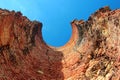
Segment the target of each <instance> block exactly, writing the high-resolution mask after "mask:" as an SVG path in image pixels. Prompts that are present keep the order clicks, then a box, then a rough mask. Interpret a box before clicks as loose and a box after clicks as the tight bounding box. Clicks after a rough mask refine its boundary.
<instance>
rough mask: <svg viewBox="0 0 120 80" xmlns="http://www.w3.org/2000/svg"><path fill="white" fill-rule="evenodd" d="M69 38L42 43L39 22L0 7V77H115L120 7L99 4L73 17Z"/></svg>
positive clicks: (119, 74)
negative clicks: (81, 17) (88, 13)
mask: <svg viewBox="0 0 120 80" xmlns="http://www.w3.org/2000/svg"><path fill="white" fill-rule="evenodd" d="M71 25H72V36H71V39H70V41H69V42H68V43H67V44H65V45H64V46H62V47H59V48H55V47H51V46H48V45H46V43H45V42H44V41H43V39H42V33H41V28H42V23H41V22H38V21H30V20H29V19H27V18H26V17H25V16H22V14H21V13H20V12H15V11H8V10H3V9H0V79H2V80H4V79H5V80H12V79H13V80H119V79H120V37H119V36H120V9H117V10H113V11H112V10H110V8H109V7H107V6H106V7H104V8H101V9H99V10H98V11H96V12H95V13H94V14H92V15H91V16H90V17H89V19H88V20H87V21H83V20H73V21H72V22H71Z"/></svg>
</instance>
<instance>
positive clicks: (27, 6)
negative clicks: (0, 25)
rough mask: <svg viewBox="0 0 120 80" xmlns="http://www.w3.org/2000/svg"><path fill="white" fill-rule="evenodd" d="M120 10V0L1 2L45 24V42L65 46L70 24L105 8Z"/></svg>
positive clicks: (6, 0)
mask: <svg viewBox="0 0 120 80" xmlns="http://www.w3.org/2000/svg"><path fill="white" fill-rule="evenodd" d="M106 5H108V6H110V8H111V9H118V8H120V0H0V8H3V9H9V10H15V11H21V12H22V13H23V15H25V16H27V17H28V18H29V19H30V20H37V21H40V22H42V23H43V28H42V34H43V39H44V41H45V42H46V43H47V44H48V45H51V46H56V47H58V46H63V45H64V44H65V43H67V42H68V40H69V39H70V37H71V32H72V30H71V25H70V22H71V21H72V20H73V19H78V20H80V19H84V20H87V19H88V17H89V16H90V15H91V14H92V13H94V12H95V11H96V10H98V9H99V8H101V7H103V6H106Z"/></svg>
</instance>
